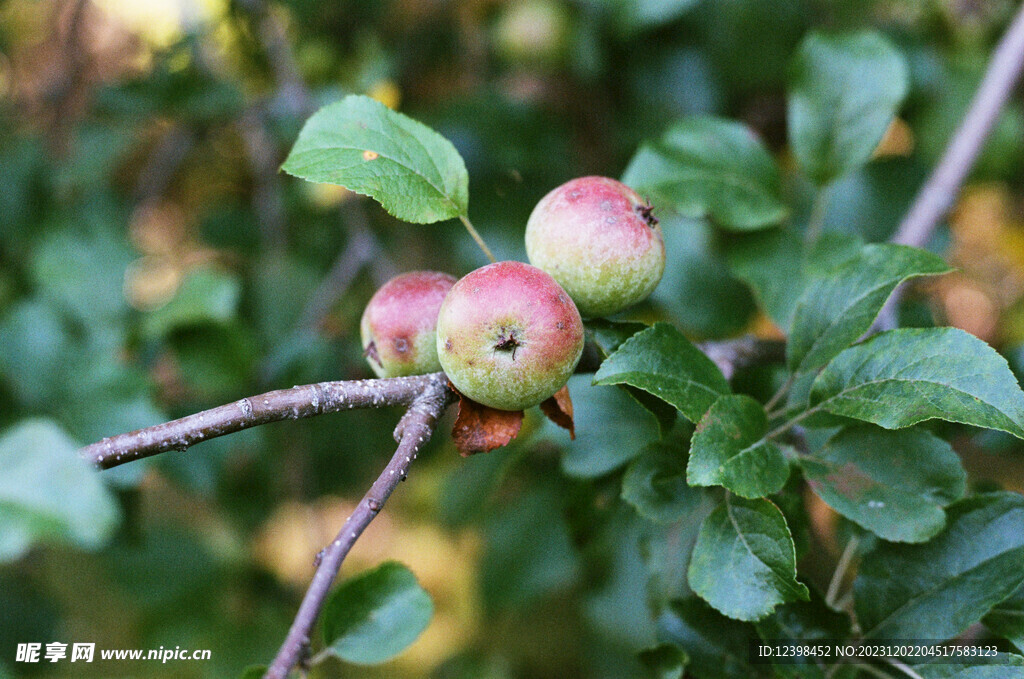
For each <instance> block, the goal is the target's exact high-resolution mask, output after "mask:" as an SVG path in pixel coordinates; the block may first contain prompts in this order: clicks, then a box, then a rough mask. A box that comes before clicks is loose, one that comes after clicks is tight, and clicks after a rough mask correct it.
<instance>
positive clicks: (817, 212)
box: [804, 184, 830, 243]
mask: <svg viewBox="0 0 1024 679" xmlns="http://www.w3.org/2000/svg"><path fill="white" fill-rule="evenodd" d="M829 186H830V185H828V184H826V185H825V186H822V187H821V188H820V189H818V192H817V194H815V196H814V202H813V203H811V214H810V216H809V217H808V219H807V230H806V231H805V232H804V240H805V241H806V242H807V243H814V242H816V241H817V240H818V237H819V236H821V230H822V228H824V226H825V215H826V213H827V212H828V193H829Z"/></svg>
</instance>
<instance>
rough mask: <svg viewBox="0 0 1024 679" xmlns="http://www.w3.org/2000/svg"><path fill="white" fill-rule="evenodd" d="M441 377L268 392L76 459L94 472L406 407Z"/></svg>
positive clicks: (113, 440) (105, 444)
mask: <svg viewBox="0 0 1024 679" xmlns="http://www.w3.org/2000/svg"><path fill="white" fill-rule="evenodd" d="M438 382H440V383H443V384H446V380H445V378H444V374H443V373H432V374H429V375H417V376H415V377H391V378H385V379H377V380H355V381H344V382H341V381H338V382H319V383H317V384H306V385H303V386H298V387H292V388H291V389H278V390H276V391H268V392H267V393H265V394H260V395H258V396H250V397H248V398H243V399H241V400H239V401H235V402H234V403H228V404H226V405H222V406H218V407H216V408H212V409H210V410H204V411H202V412H200V413H196V414H194V415H189V416H187V417H182V418H180V419H177V420H172V421H171V422H165V423H164V424H158V425H156V426H154V427H148V428H146V429H138V430H136V431H132V432H128V433H127V434H120V435H118V436H111V437H108V438H105V439H103V440H102V441H97V442H96V443H93V444H91V445H88V446H86V447H84V448H82V449H81V450H80V451H79V454H80V455H81V456H82V457H84V458H85V459H87V460H88V461H90V462H92V463H93V464H95V465H96V466H97V467H99V468H100V469H110V468H111V467H116V466H118V465H122V464H124V463H126V462H132V461H133V460H140V459H142V458H144V457H149V456H151V455H157V454H159V453H164V452H167V451H169V450H179V451H185V450H187V449H188V447H189V446H191V445H193V444H195V443H199V442H200V441H205V440H207V439H211V438H216V437H218V436H223V435H225V434H231V433H234V432H236V431H241V430H243V429H248V428H250V427H255V426H257V425H261V424H266V423H268V422H278V421H281V420H296V419H298V418H300V417H313V416H314V415H322V414H324V413H336V412H340V411H342V410H354V409H356V408H382V407H384V406H396V405H409V404H410V403H413V402H414V401H415V400H416V399H417V398H418V397H420V395H422V394H424V393H426V391H427V390H428V389H430V388H432V387H433V385H434V384H436V383H438Z"/></svg>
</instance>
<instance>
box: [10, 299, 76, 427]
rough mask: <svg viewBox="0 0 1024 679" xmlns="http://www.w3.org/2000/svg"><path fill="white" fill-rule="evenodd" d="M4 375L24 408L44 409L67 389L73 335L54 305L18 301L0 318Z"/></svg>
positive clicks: (33, 301)
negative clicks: (66, 374)
mask: <svg viewBox="0 0 1024 679" xmlns="http://www.w3.org/2000/svg"><path fill="white" fill-rule="evenodd" d="M0 346H2V347H3V351H0V375H2V376H3V377H5V378H6V380H5V381H6V383H7V384H8V385H9V387H10V388H11V390H12V391H13V392H14V394H15V395H16V396H17V398H18V399H19V400H21V401H23V402H24V405H26V406H29V407H32V408H38V409H43V408H45V407H46V406H47V404H48V401H49V400H50V399H52V398H54V397H59V395H60V394H61V392H62V390H63V389H64V388H65V387H66V383H65V382H66V381H65V369H66V366H67V364H68V362H69V359H70V358H71V357H72V356H74V354H73V353H72V352H71V347H72V346H73V343H72V339H71V335H70V333H69V332H68V330H67V329H66V328H65V326H64V323H63V321H62V320H61V318H60V315H59V314H57V312H56V311H55V310H54V309H53V307H52V305H50V304H46V303H44V302H41V301H35V300H32V299H29V300H26V301H22V302H18V303H17V304H15V305H14V306H12V307H11V308H10V309H9V310H8V311H7V314H6V315H5V316H4V317H3V318H2V319H0Z"/></svg>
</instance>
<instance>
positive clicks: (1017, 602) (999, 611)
mask: <svg viewBox="0 0 1024 679" xmlns="http://www.w3.org/2000/svg"><path fill="white" fill-rule="evenodd" d="M981 621H982V622H983V623H985V626H986V627H988V628H989V629H990V630H992V631H993V632H995V633H996V634H998V635H999V636H1001V637H1003V638H1005V639H1008V640H1009V641H1010V643H1011V644H1013V645H1014V646H1016V647H1017V650H1018V651H1021V652H1024V585H1022V586H1021V587H1019V588H1017V591H1016V592H1014V593H1013V594H1011V595H1010V596H1009V597H1007V598H1006V599H1004V600H1003V601H1002V602H1000V603H999V605H997V606H996V607H995V608H993V609H992V610H991V611H989V613H988V615H986V616H985V617H984V618H982V620H981Z"/></svg>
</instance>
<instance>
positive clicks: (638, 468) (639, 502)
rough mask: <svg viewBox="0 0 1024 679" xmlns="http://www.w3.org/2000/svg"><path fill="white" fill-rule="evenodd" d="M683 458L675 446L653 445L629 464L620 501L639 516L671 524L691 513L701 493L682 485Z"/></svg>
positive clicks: (623, 479) (665, 444)
mask: <svg viewBox="0 0 1024 679" xmlns="http://www.w3.org/2000/svg"><path fill="white" fill-rule="evenodd" d="M685 474H686V455H685V454H684V453H683V451H682V450H680V449H679V448H678V447H676V446H672V445H670V444H668V443H655V444H652V445H650V446H648V447H647V448H646V449H645V450H644V452H643V453H641V454H640V457H638V458H636V459H635V460H633V462H631V463H630V465H629V467H628V468H627V469H626V473H625V475H623V477H622V499H623V500H625V501H626V502H628V503H629V504H630V505H632V506H633V508H634V509H635V510H636V511H637V513H638V514H640V516H642V517H644V518H645V519H648V520H650V521H654V522H655V523H672V522H674V521H678V520H679V519H682V518H683V517H685V516H686V515H687V514H689V513H690V512H692V511H693V510H694V509H695V508H696V507H697V505H699V504H700V502H701V497H702V493H701V491H699V490H697V489H695V488H690V486H688V485H687V484H686V476H685Z"/></svg>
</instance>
